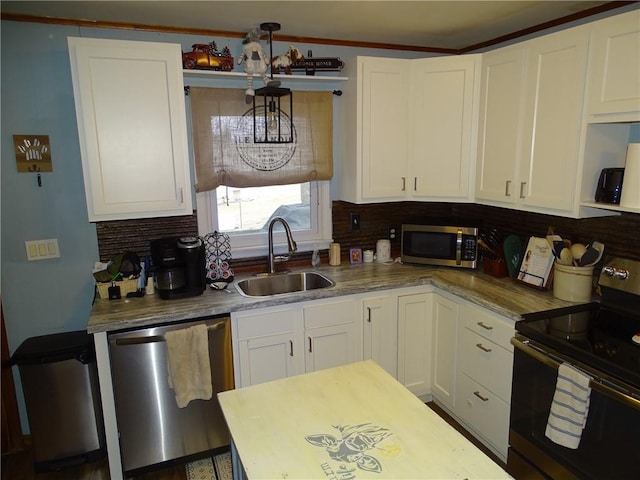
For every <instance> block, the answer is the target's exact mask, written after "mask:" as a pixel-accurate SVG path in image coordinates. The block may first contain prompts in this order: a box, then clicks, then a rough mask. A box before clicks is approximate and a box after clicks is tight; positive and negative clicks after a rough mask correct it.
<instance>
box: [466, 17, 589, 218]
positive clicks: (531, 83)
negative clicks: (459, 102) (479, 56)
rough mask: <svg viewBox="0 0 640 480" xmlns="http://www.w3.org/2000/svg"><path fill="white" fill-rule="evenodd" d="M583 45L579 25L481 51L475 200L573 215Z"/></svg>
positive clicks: (584, 63)
mask: <svg viewBox="0 0 640 480" xmlns="http://www.w3.org/2000/svg"><path fill="white" fill-rule="evenodd" d="M587 45H588V30H587V29H586V28H582V27H579V28H573V29H570V30H566V31H562V32H558V33H554V34H551V35H546V36H544V37H540V38H537V39H534V40H530V41H527V42H523V43H521V44H518V45H515V46H510V47H506V48H504V49H498V50H496V51H493V52H490V53H487V54H486V55H485V58H484V62H483V84H482V93H481V99H482V100H481V113H480V133H479V142H478V148H479V150H478V171H477V177H476V199H477V200H478V202H479V203H486V204H489V205H497V206H509V207H511V208H519V209H523V210H527V211H533V212H539V213H547V214H555V215H563V216H578V207H579V205H578V203H579V202H578V195H576V184H577V178H578V177H579V175H578V167H579V158H578V152H579V145H580V139H581V136H580V131H581V122H582V104H583V95H584V87H585V78H586V68H587Z"/></svg>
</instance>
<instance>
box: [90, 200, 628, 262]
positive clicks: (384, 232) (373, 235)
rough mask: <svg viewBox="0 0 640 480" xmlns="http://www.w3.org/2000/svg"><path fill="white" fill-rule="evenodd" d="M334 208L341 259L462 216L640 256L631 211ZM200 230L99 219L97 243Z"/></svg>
mask: <svg viewBox="0 0 640 480" xmlns="http://www.w3.org/2000/svg"><path fill="white" fill-rule="evenodd" d="M332 209H333V211H332V216H333V239H334V241H336V242H339V243H340V246H341V252H342V259H343V261H348V258H349V257H348V253H349V249H350V248H362V249H365V248H370V249H374V248H375V244H376V241H377V240H378V239H380V238H387V237H388V230H389V227H390V226H396V227H398V229H399V227H400V226H401V225H402V224H403V223H429V222H432V221H433V220H434V219H439V220H440V219H450V220H451V221H452V222H454V223H455V222H460V221H463V220H464V221H467V222H472V223H474V224H477V225H478V226H480V227H482V228H483V229H489V228H495V229H497V230H498V231H499V232H501V233H503V234H504V235H505V236H506V235H507V234H515V235H518V236H520V237H521V238H522V240H523V241H524V240H526V239H527V238H529V237H530V236H545V235H546V234H547V230H548V229H549V227H552V228H553V229H554V231H555V232H556V233H557V234H558V235H560V236H562V237H563V238H569V239H571V240H572V241H573V242H581V243H587V242H589V241H591V240H598V241H600V242H602V243H604V244H605V246H606V250H605V254H606V255H615V256H620V257H625V258H630V259H633V260H639V261H640V215H638V214H633V213H623V214H621V215H617V216H611V217H599V218H588V219H579V220H576V219H571V218H564V217H556V216H551V215H541V214H536V213H528V212H521V211H517V210H510V209H506V208H498V207H488V206H484V205H476V204H460V203H422V202H390V203H378V204H367V205H357V204H352V203H348V202H343V201H334V202H333V204H332ZM352 213H355V214H358V215H360V230H359V231H355V232H354V231H351V221H350V218H351V214H352ZM398 231H399V230H398ZM197 234H198V226H197V220H196V215H195V213H194V215H187V216H182V217H163V218H150V219H139V220H119V221H113V222H100V223H98V224H97V235H98V248H99V253H100V259H101V260H103V261H106V260H108V259H109V258H111V257H113V256H114V255H116V254H118V253H121V252H123V251H125V250H130V251H134V252H136V253H137V254H138V255H139V256H144V255H149V241H150V240H151V239H154V238H160V237H164V236H184V235H197ZM392 251H393V254H394V255H399V253H400V242H399V238H398V239H396V240H395V241H393V242H392ZM310 256H311V254H310V253H309V252H303V253H300V254H297V255H295V256H294V258H293V259H292V260H291V261H290V262H289V263H288V265H289V266H292V265H308V264H309V261H310ZM321 257H322V261H323V262H324V263H326V262H327V261H328V255H327V252H326V251H324V252H322V254H321ZM233 266H234V270H235V271H236V274H237V273H242V272H245V271H256V270H261V269H263V268H264V266H265V259H264V258H263V257H260V258H251V259H242V260H239V259H236V260H234V262H233Z"/></svg>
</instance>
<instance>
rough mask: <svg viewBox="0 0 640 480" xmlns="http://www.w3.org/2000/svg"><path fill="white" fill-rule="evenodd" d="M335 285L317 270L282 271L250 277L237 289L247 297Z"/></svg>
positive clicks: (237, 284) (303, 290)
mask: <svg viewBox="0 0 640 480" xmlns="http://www.w3.org/2000/svg"><path fill="white" fill-rule="evenodd" d="M333 285H335V283H334V282H333V280H331V279H329V278H327V277H325V276H324V275H322V274H320V273H317V272H297V273H280V274H275V275H269V276H265V277H257V278H248V279H246V280H241V281H239V282H238V283H236V289H237V290H238V292H240V294H241V295H244V296H246V297H268V296H270V295H281V294H283V293H294V292H306V291H308V290H317V289H319V288H327V287H332V286H333Z"/></svg>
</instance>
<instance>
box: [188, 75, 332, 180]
mask: <svg viewBox="0 0 640 480" xmlns="http://www.w3.org/2000/svg"><path fill="white" fill-rule="evenodd" d="M190 98H191V116H192V128H193V140H194V155H195V168H196V178H197V180H196V191H197V192H205V191H210V190H214V189H215V188H217V187H219V186H220V185H226V186H229V187H261V186H269V185H286V184H293V183H304V182H309V181H315V180H329V179H331V177H332V176H333V99H332V94H331V92H298V91H296V92H294V95H293V117H294V118H293V128H294V141H293V143H284V144H256V143H254V142H253V107H252V106H251V105H247V104H246V103H245V92H244V90H242V89H225V88H203V87H190Z"/></svg>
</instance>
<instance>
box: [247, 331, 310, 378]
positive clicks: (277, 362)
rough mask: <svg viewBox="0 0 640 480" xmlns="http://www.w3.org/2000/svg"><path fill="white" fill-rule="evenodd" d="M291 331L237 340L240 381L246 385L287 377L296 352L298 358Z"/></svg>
mask: <svg viewBox="0 0 640 480" xmlns="http://www.w3.org/2000/svg"><path fill="white" fill-rule="evenodd" d="M295 342H296V339H295V335H294V334H293V333H283V334H279V335H270V336H268V337H260V338H252V339H249V340H241V341H240V342H238V355H239V365H240V372H239V373H240V375H239V378H240V379H241V382H240V383H241V384H240V385H239V387H247V386H249V385H256V384H258V383H264V382H270V381H272V380H278V379H280V378H286V377H290V376H292V375H295V374H297V373H301V372H298V371H297V370H296V358H295V357H296V355H298V356H299V357H300V358H302V353H301V352H296V351H295V349H296V348H297V347H298V346H297V345H296V344H295Z"/></svg>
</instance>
